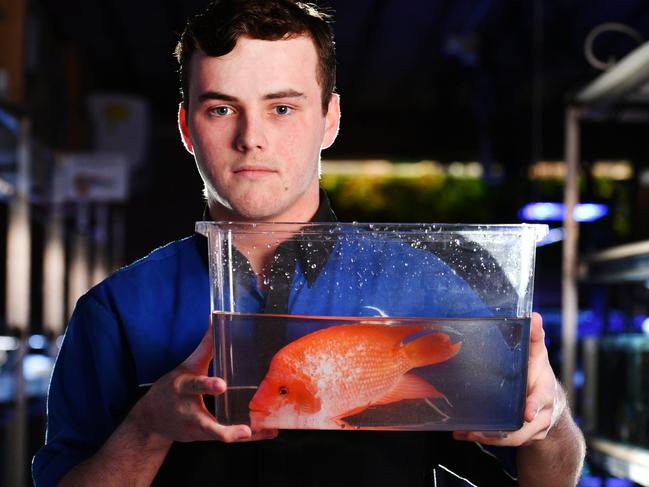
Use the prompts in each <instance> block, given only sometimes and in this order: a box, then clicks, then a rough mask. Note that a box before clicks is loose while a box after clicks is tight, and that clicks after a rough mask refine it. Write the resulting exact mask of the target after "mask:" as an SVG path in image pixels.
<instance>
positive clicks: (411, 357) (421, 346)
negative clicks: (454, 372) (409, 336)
mask: <svg viewBox="0 0 649 487" xmlns="http://www.w3.org/2000/svg"><path fill="white" fill-rule="evenodd" d="M461 346H462V343H461V342H457V343H451V337H450V336H448V335H447V334H446V333H431V334H429V335H424V336H422V337H420V338H417V339H415V340H413V341H411V342H409V343H407V344H406V345H405V346H404V347H403V348H404V352H405V354H406V357H407V358H408V362H409V365H410V368H412V369H414V368H416V367H423V366H425V365H432V364H438V363H440V362H444V361H446V360H448V359H450V358H451V357H453V356H454V355H455V354H456V353H457V352H459V351H460V347H461Z"/></svg>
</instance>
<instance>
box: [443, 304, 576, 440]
mask: <svg viewBox="0 0 649 487" xmlns="http://www.w3.org/2000/svg"><path fill="white" fill-rule="evenodd" d="M531 327H532V329H531V338H530V354H529V364H528V371H527V399H526V400H525V412H524V416H523V419H524V421H525V424H524V425H523V427H522V428H521V429H519V430H518V431H513V432H482V433H481V432H455V433H453V437H454V438H455V439H456V440H468V441H478V442H480V443H482V444H486V445H498V446H521V445H527V444H530V443H531V442H533V441H535V440H543V439H545V438H546V436H547V435H548V432H549V431H550V429H551V428H552V427H553V426H554V424H555V423H556V422H557V420H558V419H559V417H560V416H561V415H562V414H563V413H564V411H566V412H567V409H566V396H565V393H564V392H563V389H562V388H561V386H559V384H558V383H557V380H556V378H555V376H554V372H553V370H552V367H551V366H550V361H549V359H548V351H547V349H546V348H545V332H544V331H543V321H542V319H541V315H540V314H538V313H533V314H532V324H531Z"/></svg>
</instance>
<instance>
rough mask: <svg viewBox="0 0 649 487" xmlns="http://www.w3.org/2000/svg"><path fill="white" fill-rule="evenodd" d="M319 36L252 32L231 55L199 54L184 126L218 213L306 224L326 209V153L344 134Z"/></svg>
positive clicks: (192, 67)
mask: <svg viewBox="0 0 649 487" xmlns="http://www.w3.org/2000/svg"><path fill="white" fill-rule="evenodd" d="M317 61H318V59H317V54H316V50H315V46H314V44H313V42H312V40H311V39H310V38H308V37H304V36H301V37H296V38H292V39H286V40H280V41H263V40H258V39H250V38H247V37H242V38H240V39H239V41H238V42H237V44H236V46H235V48H234V49H233V50H232V51H231V52H229V53H228V54H226V55H224V56H221V57H210V56H206V55H205V54H204V53H203V52H201V51H197V52H196V53H194V55H193V57H192V60H191V64H190V85H189V99H188V101H189V105H188V110H187V112H185V109H184V108H183V107H182V106H181V109H180V115H179V124H180V129H181V133H182V135H183V141H184V142H185V145H186V147H187V149H188V150H189V151H190V152H192V153H193V154H194V157H195V158H196V163H197V166H198V170H199V172H200V174H201V177H202V179H203V181H204V183H205V187H206V189H207V195H208V204H209V206H210V211H211V213H212V216H213V217H214V218H218V219H232V220H257V221H305V220H308V219H310V218H311V217H312V216H313V214H314V213H315V211H316V209H317V207H318V198H319V193H318V180H319V165H320V150H321V149H322V148H325V147H328V146H329V145H331V144H332V143H333V141H334V139H335V137H336V133H337V131H338V120H339V113H340V112H339V105H338V97H337V96H335V95H334V96H333V97H332V101H331V102H330V104H329V111H328V113H327V115H324V114H323V111H322V101H321V100H322V92H321V88H320V85H319V84H318V81H317V78H316V65H317Z"/></svg>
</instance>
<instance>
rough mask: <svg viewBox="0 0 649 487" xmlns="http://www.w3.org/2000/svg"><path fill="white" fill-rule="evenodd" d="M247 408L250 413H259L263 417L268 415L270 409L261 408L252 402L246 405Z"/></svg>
mask: <svg viewBox="0 0 649 487" xmlns="http://www.w3.org/2000/svg"><path fill="white" fill-rule="evenodd" d="M248 409H249V410H250V412H251V413H254V414H259V415H261V416H264V417H266V416H270V411H269V410H268V409H263V408H260V407H258V406H255V405H253V404H250V405H249V406H248Z"/></svg>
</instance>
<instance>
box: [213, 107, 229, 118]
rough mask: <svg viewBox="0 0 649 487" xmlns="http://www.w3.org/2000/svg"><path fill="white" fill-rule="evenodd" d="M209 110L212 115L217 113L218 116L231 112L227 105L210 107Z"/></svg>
mask: <svg viewBox="0 0 649 487" xmlns="http://www.w3.org/2000/svg"><path fill="white" fill-rule="evenodd" d="M210 111H211V112H212V113H213V114H214V115H218V116H219V117H224V116H226V115H230V114H231V113H232V110H231V109H230V108H229V107H216V108H212V109H211V110H210Z"/></svg>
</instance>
